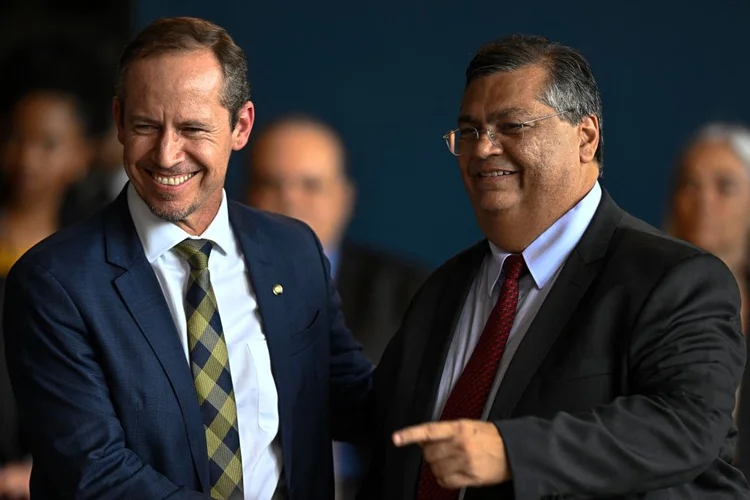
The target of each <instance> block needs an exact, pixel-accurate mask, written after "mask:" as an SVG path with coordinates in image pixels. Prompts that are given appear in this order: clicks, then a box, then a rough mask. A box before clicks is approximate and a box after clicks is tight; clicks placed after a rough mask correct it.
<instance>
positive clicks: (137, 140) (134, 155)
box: [123, 135, 156, 164]
mask: <svg viewBox="0 0 750 500" xmlns="http://www.w3.org/2000/svg"><path fill="white" fill-rule="evenodd" d="M124 142H125V144H124V145H123V159H124V160H125V163H126V164H127V163H135V162H137V161H139V160H141V159H142V158H143V157H144V156H146V154H148V152H149V151H151V150H152V149H153V148H154V144H155V142H156V139H155V138H152V137H148V136H138V135H131V136H127V137H126V138H125V141H124Z"/></svg>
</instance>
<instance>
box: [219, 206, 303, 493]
mask: <svg viewBox="0 0 750 500" xmlns="http://www.w3.org/2000/svg"><path fill="white" fill-rule="evenodd" d="M229 222H230V223H231V225H232V228H233V230H234V234H235V236H236V238H237V239H238V240H239V242H240V246H241V247H242V252H243V254H244V256H245V263H246V265H247V268H248V271H249V273H250V282H251V284H252V287H253V291H254V292H255V299H256V301H257V303H258V308H259V309H260V318H261V324H262V328H263V333H264V334H265V336H266V342H267V345H268V352H269V355H270V359H271V372H272V373H273V379H274V382H275V383H276V392H277V394H278V400H279V422H280V423H279V425H280V431H281V445H282V451H283V452H282V456H283V460H284V475H285V477H286V478H287V481H289V478H291V477H292V455H293V453H292V428H293V426H292V422H293V421H294V415H293V412H294V408H293V406H294V394H293V387H292V374H291V367H290V364H289V359H290V346H289V329H288V327H287V323H286V318H287V316H288V314H289V304H288V303H287V300H286V298H285V295H284V294H281V295H276V294H274V292H273V289H274V286H275V285H277V284H280V285H282V286H284V285H285V284H286V282H287V280H285V277H286V276H288V273H287V272H286V271H285V266H284V263H283V262H281V261H279V259H278V258H276V259H274V258H273V256H272V254H271V249H272V246H271V242H270V241H269V240H268V238H267V236H266V235H265V234H264V233H262V232H261V231H260V230H259V223H260V221H258V223H253V221H251V220H249V217H248V215H247V213H243V207H242V206H241V205H237V204H235V203H233V202H230V204H229Z"/></svg>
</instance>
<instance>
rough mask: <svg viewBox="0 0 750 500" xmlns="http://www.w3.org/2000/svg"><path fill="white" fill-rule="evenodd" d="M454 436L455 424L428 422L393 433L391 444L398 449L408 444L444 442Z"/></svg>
mask: <svg viewBox="0 0 750 500" xmlns="http://www.w3.org/2000/svg"><path fill="white" fill-rule="evenodd" d="M455 434H456V425H455V422H430V423H427V424H421V425H415V426H412V427H407V428H405V429H401V430H400V431H396V432H394V433H393V444H395V445H396V446H399V447H400V446H406V445H409V444H424V443H429V442H433V441H445V440H448V439H451V438H452V437H453V436H454V435H455Z"/></svg>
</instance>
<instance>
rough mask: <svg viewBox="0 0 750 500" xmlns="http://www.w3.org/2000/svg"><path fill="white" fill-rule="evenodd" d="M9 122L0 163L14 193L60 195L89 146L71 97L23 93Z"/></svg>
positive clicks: (82, 169)
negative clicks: (24, 94)
mask: <svg viewBox="0 0 750 500" xmlns="http://www.w3.org/2000/svg"><path fill="white" fill-rule="evenodd" d="M8 125H9V127H8V135H7V137H5V138H4V140H3V141H2V144H1V145H0V163H2V169H3V174H4V176H5V178H6V179H7V182H8V183H9V189H10V192H11V196H12V197H13V198H14V199H23V200H29V199H37V200H38V199H40V198H48V197H49V198H53V197H58V198H59V197H60V196H62V194H64V193H65V191H66V190H67V189H68V188H69V187H70V186H71V185H72V184H73V183H75V182H76V181H78V180H80V179H81V178H82V177H83V176H84V175H85V173H86V170H87V169H88V167H89V164H90V161H91V157H92V154H93V147H92V144H91V142H90V141H89V139H88V138H87V136H86V131H85V127H84V124H83V122H82V120H81V118H80V117H79V115H78V113H77V109H76V105H75V103H74V102H73V101H72V99H69V98H67V97H65V96H63V95H57V94H53V93H48V92H33V93H30V94H27V95H26V96H24V97H23V98H21V100H19V101H18V102H17V103H16V105H15V106H14V108H13V112H12V114H11V116H10V123H9V124H8Z"/></svg>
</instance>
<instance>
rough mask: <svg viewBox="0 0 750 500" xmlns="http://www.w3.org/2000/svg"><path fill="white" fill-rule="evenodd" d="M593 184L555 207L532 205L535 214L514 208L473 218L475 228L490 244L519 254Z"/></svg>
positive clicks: (585, 193) (591, 186) (527, 210)
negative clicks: (477, 221)
mask: <svg viewBox="0 0 750 500" xmlns="http://www.w3.org/2000/svg"><path fill="white" fill-rule="evenodd" d="M595 182H596V180H595V179H594V181H592V182H591V183H590V184H588V187H587V188H585V189H581V190H579V191H578V194H577V195H575V196H572V197H569V198H570V199H569V200H568V201H567V203H561V204H559V205H557V206H553V205H547V206H545V205H544V204H540V203H538V202H535V204H536V210H530V209H526V208H525V207H518V208H515V209H512V210H505V211H499V212H493V213H489V214H477V218H478V220H479V226H480V228H481V230H482V232H483V233H484V235H485V236H486V237H487V239H488V240H490V241H491V242H492V243H494V244H495V245H496V246H497V247H498V248H501V249H503V250H505V251H506V252H510V253H521V252H523V251H524V250H525V249H526V247H528V246H529V245H530V244H531V243H533V242H534V240H536V239H537V238H538V237H539V236H541V235H542V234H543V233H544V232H545V231H546V230H547V229H549V228H550V226H552V225H553V224H554V223H555V222H556V221H557V220H558V219H559V218H560V217H562V216H563V215H565V214H566V213H567V212H568V211H570V209H572V208H573V207H574V206H576V205H577V204H578V203H580V201H581V200H582V199H583V198H585V197H586V195H587V194H588V193H589V192H590V191H591V189H592V188H593V187H594V184H595Z"/></svg>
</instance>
